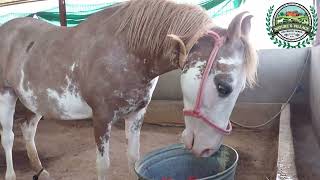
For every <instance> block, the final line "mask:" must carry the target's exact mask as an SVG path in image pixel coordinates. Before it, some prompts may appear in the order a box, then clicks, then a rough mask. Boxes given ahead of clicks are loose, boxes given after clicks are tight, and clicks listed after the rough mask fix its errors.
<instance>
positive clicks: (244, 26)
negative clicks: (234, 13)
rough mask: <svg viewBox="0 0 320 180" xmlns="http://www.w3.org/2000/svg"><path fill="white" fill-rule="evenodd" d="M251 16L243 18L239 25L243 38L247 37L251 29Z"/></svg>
mask: <svg viewBox="0 0 320 180" xmlns="http://www.w3.org/2000/svg"><path fill="white" fill-rule="evenodd" d="M252 17H253V16H252V15H248V16H246V17H244V18H243V20H242V23H241V35H242V36H244V37H248V36H249V33H250V29H251V19H252Z"/></svg>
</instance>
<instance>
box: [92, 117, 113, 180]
mask: <svg viewBox="0 0 320 180" xmlns="http://www.w3.org/2000/svg"><path fill="white" fill-rule="evenodd" d="M93 126H94V136H95V141H96V145H97V159H96V166H97V176H98V180H106V179H107V171H108V168H109V166H110V158H109V140H110V133H111V118H110V117H109V116H99V115H97V116H94V117H93Z"/></svg>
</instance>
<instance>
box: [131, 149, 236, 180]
mask: <svg viewBox="0 0 320 180" xmlns="http://www.w3.org/2000/svg"><path fill="white" fill-rule="evenodd" d="M237 162H238V153H237V152H236V150H234V149H233V148H231V147H229V146H226V145H222V146H221V148H220V149H219V151H218V152H217V153H215V154H214V155H213V156H211V157H208V158H197V157H195V156H193V155H192V154H191V152H189V151H188V150H186V149H184V146H183V145H182V144H175V145H172V146H169V147H167V148H163V149H159V150H156V151H154V152H152V153H150V154H148V155H146V156H145V157H143V158H142V159H141V160H139V161H138V162H136V164H135V172H136V174H137V176H138V177H139V180H234V175H235V171H236V166H237Z"/></svg>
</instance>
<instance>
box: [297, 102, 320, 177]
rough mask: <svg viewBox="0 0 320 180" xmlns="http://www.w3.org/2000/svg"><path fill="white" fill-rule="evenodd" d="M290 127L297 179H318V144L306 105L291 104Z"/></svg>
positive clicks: (319, 152)
mask: <svg viewBox="0 0 320 180" xmlns="http://www.w3.org/2000/svg"><path fill="white" fill-rule="evenodd" d="M291 108H292V109H291V118H292V119H291V127H292V131H293V143H294V144H293V145H294V150H295V162H296V169H297V173H298V178H299V180H318V179H320V146H319V142H318V141H317V139H316V136H315V134H314V129H313V127H312V123H311V116H310V110H309V108H308V106H304V105H292V106H291Z"/></svg>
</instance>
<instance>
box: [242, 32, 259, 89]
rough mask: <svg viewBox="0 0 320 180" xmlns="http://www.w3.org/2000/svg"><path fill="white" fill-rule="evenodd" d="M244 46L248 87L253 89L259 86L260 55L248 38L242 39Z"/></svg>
mask: <svg viewBox="0 0 320 180" xmlns="http://www.w3.org/2000/svg"><path fill="white" fill-rule="evenodd" d="M241 40H242V42H243V45H244V51H245V52H244V61H245V62H244V66H245V72H246V77H247V85H248V86H249V87H253V86H254V85H256V84H257V69H258V55H257V52H256V50H255V49H254V48H253V46H252V44H251V43H250V42H249V40H248V39H247V38H244V37H242V38H241Z"/></svg>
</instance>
